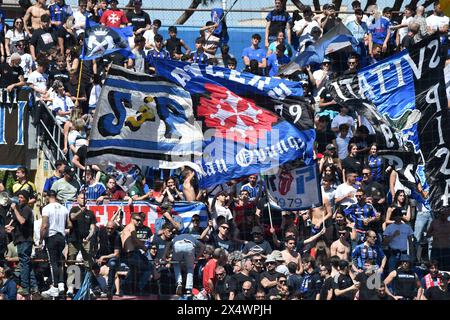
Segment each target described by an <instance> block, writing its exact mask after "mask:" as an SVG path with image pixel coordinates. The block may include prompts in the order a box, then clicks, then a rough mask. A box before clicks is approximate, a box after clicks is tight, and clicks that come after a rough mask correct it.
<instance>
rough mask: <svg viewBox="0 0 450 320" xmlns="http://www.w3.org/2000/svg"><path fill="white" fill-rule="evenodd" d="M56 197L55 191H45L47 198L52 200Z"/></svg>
mask: <svg viewBox="0 0 450 320" xmlns="http://www.w3.org/2000/svg"><path fill="white" fill-rule="evenodd" d="M56 195H57V193H56V191H55V190H49V191H47V196H48V197H54V198H56Z"/></svg>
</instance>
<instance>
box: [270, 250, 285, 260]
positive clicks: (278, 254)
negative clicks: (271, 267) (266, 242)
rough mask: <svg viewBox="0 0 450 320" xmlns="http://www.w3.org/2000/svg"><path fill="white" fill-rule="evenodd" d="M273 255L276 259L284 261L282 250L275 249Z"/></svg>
mask: <svg viewBox="0 0 450 320" xmlns="http://www.w3.org/2000/svg"><path fill="white" fill-rule="evenodd" d="M271 255H272V256H273V257H274V259H275V261H282V262H284V258H283V255H282V254H281V251H279V250H273V251H272V253H271Z"/></svg>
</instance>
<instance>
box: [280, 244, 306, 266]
mask: <svg viewBox="0 0 450 320" xmlns="http://www.w3.org/2000/svg"><path fill="white" fill-rule="evenodd" d="M285 245H286V249H284V250H283V251H281V256H282V257H283V259H284V264H285V265H286V266H287V265H288V263H289V262H295V263H296V264H297V270H296V271H295V273H296V274H301V273H303V264H302V257H301V256H300V253H298V252H297V251H295V246H296V239H295V237H294V236H293V235H292V236H288V237H286V240H285Z"/></svg>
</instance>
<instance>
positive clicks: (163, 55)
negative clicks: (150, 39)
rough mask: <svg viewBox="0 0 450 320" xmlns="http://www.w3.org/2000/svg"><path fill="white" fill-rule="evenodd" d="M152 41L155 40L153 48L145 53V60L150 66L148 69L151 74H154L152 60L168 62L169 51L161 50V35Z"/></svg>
mask: <svg viewBox="0 0 450 320" xmlns="http://www.w3.org/2000/svg"><path fill="white" fill-rule="evenodd" d="M154 40H155V47H154V48H153V49H152V50H150V51H149V52H148V53H147V57H146V58H145V59H146V60H147V63H148V65H149V66H150V67H149V69H150V73H151V74H153V73H155V72H156V69H155V66H154V64H153V58H160V59H169V60H170V53H169V51H167V50H166V49H164V48H163V37H162V35H160V34H157V35H155V38H154Z"/></svg>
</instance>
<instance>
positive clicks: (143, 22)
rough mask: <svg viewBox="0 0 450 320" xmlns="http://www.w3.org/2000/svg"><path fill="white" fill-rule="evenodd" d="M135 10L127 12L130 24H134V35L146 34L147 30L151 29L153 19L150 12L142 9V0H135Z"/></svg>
mask: <svg viewBox="0 0 450 320" xmlns="http://www.w3.org/2000/svg"><path fill="white" fill-rule="evenodd" d="M133 5H134V10H133V11H129V12H128V13H127V20H128V22H129V23H128V25H129V26H133V33H134V35H138V34H144V32H145V31H147V30H150V25H151V24H152V21H151V20H150V16H149V15H148V13H146V12H144V11H142V9H141V7H142V0H134V1H133Z"/></svg>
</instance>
